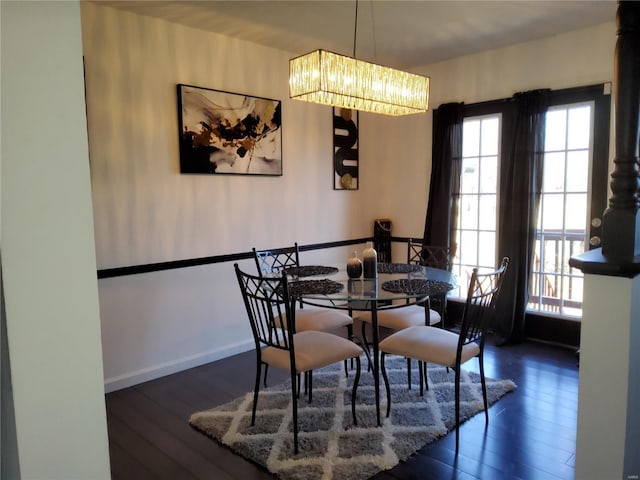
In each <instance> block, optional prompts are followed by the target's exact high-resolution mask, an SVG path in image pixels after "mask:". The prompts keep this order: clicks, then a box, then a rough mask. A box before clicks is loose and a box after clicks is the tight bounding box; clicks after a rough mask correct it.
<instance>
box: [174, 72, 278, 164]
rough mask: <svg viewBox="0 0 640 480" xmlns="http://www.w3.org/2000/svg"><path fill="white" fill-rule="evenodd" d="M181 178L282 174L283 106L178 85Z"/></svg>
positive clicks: (257, 98) (229, 93) (269, 100)
mask: <svg viewBox="0 0 640 480" xmlns="http://www.w3.org/2000/svg"><path fill="white" fill-rule="evenodd" d="M177 93H178V129H179V130H178V134H179V139H180V140H179V141H180V173H184V174H209V175H267V176H281V175H282V102H281V101H280V100H274V99H271V98H262V97H253V96H250V95H243V94H239V93H231V92H225V91H222V90H213V89H209V88H203V87H196V86H193V85H185V84H181V83H179V84H177Z"/></svg>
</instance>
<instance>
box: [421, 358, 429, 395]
mask: <svg viewBox="0 0 640 480" xmlns="http://www.w3.org/2000/svg"><path fill="white" fill-rule="evenodd" d="M422 363H423V369H422V371H423V373H424V389H425V390H426V391H427V392H428V391H429V374H428V372H427V362H422Z"/></svg>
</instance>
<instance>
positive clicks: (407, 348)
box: [380, 326, 480, 367]
mask: <svg viewBox="0 0 640 480" xmlns="http://www.w3.org/2000/svg"><path fill="white" fill-rule="evenodd" d="M457 348H458V334H456V333H453V332H450V331H448V330H444V329H442V328H436V327H426V326H421V327H409V328H405V329H404V330H400V331H399V332H396V333H394V334H392V335H389V336H388V337H387V338H385V339H384V340H382V341H381V342H380V351H381V352H386V353H390V354H393V355H402V356H403V357H410V358H413V359H416V360H422V361H423V362H427V363H437V364H439V365H445V366H447V367H453V366H455V364H456V349H457ZM479 353H480V347H479V346H478V345H477V344H475V343H470V344H468V345H465V346H464V347H463V348H462V358H461V360H460V363H464V362H466V361H467V360H469V359H471V358H473V357H475V356H476V355H478V354H479Z"/></svg>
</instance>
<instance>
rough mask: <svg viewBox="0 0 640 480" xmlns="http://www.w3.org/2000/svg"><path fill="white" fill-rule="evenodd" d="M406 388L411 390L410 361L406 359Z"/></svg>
mask: <svg viewBox="0 0 640 480" xmlns="http://www.w3.org/2000/svg"><path fill="white" fill-rule="evenodd" d="M407 387H408V389H409V390H411V359H410V358H409V357H407Z"/></svg>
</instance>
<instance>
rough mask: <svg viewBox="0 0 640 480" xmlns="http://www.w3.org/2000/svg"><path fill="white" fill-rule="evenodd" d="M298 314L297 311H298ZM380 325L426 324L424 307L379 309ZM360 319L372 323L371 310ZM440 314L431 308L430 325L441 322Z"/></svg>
mask: <svg viewBox="0 0 640 480" xmlns="http://www.w3.org/2000/svg"><path fill="white" fill-rule="evenodd" d="M296 315H297V313H296ZM377 315H378V325H379V326H381V327H386V328H390V329H392V330H402V329H405V328H409V327H413V326H424V307H423V306H420V305H407V306H406V307H400V308H393V309H386V310H385V309H382V310H378V312H377ZM358 319H359V320H361V321H363V322H367V323H371V312H360V314H359V315H358ZM440 320H441V318H440V314H439V313H438V312H436V311H435V310H429V325H435V324H436V323H440Z"/></svg>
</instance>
